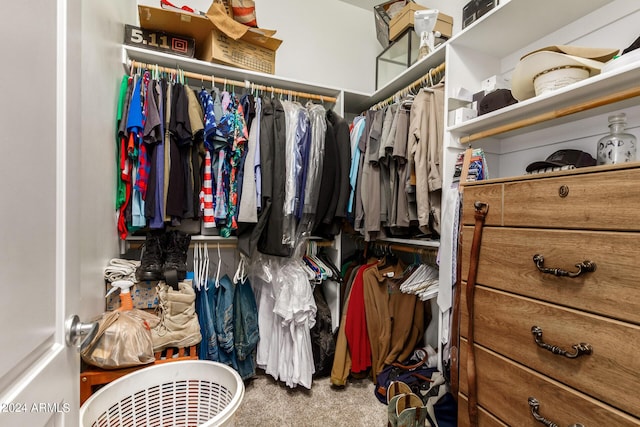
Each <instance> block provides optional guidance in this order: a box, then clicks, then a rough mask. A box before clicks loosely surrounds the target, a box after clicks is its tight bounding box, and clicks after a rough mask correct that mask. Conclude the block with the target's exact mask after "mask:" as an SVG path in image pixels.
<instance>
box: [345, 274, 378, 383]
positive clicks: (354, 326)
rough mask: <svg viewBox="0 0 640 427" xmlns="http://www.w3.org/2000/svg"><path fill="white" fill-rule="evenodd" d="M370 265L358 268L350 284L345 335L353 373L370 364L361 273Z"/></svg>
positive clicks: (369, 345)
mask: <svg viewBox="0 0 640 427" xmlns="http://www.w3.org/2000/svg"><path fill="white" fill-rule="evenodd" d="M372 265H374V264H368V265H365V266H362V267H360V268H359V269H358V273H357V274H356V278H355V279H354V281H353V285H352V286H351V293H350V294H349V305H347V310H346V313H347V316H346V321H345V335H346V337H347V343H348V345H349V351H350V353H351V371H352V372H354V373H358V372H362V371H365V370H366V369H368V368H369V367H370V366H371V344H370V342H369V334H368V332H367V318H366V314H365V306H364V287H363V286H364V285H363V281H362V275H363V274H364V271H365V270H366V269H367V268H368V267H371V266H372Z"/></svg>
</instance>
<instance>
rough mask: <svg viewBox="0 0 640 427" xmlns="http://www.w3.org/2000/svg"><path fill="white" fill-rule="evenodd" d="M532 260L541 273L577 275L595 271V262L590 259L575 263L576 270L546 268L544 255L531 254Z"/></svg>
mask: <svg viewBox="0 0 640 427" xmlns="http://www.w3.org/2000/svg"><path fill="white" fill-rule="evenodd" d="M533 262H534V263H535V264H536V267H538V270H540V271H541V272H542V273H546V274H553V275H554V276H561V277H578V276H579V275H581V274H582V273H593V272H594V271H596V263H595V262H591V261H582V262H581V263H580V264H576V267H577V268H578V271H576V272H570V271H567V270H562V269H560V268H548V267H544V257H543V256H542V255H540V254H535V255H534V256H533Z"/></svg>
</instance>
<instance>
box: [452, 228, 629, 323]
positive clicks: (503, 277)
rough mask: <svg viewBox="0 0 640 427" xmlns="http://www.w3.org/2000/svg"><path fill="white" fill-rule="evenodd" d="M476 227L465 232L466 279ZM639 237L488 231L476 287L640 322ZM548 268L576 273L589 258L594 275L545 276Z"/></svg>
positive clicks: (565, 232) (581, 233)
mask: <svg viewBox="0 0 640 427" xmlns="http://www.w3.org/2000/svg"><path fill="white" fill-rule="evenodd" d="M472 236H473V227H464V229H463V249H462V272H463V273H462V278H463V280H466V279H467V273H468V271H469V254H470V251H471V240H472ZM638 242H640V235H639V234H637V233H619V232H591V231H566V230H540V229H522V228H520V229H517V228H507V227H504V228H496V227H487V228H485V229H484V230H483V234H482V246H481V249H480V263H479V266H478V276H477V280H476V282H477V283H480V284H483V285H486V286H489V287H492V288H497V289H502V290H505V291H509V292H514V293H517V294H520V295H527V296H530V297H533V298H536V299H541V300H544V301H549V302H554V303H558V304H562V305H566V306H570V307H574V308H577V309H580V310H586V311H589V312H592V313H600V314H603V315H605V316H610V317H613V318H616V319H620V320H625V321H629V322H634V323H636V324H640V285H639V283H640V262H639V260H640V246H639V245H638ZM535 254H541V255H543V256H544V266H545V267H552V268H562V269H564V270H567V271H571V272H575V271H577V270H578V269H577V268H576V267H575V265H576V264H578V263H580V262H582V261H584V260H589V261H593V262H595V264H596V271H594V272H592V273H585V274H582V275H581V276H579V277H576V278H569V277H556V276H553V275H551V274H544V273H542V272H540V271H538V269H537V268H536V265H535V263H534V262H533V255H535Z"/></svg>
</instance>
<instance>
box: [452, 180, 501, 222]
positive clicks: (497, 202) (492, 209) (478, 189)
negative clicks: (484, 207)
mask: <svg viewBox="0 0 640 427" xmlns="http://www.w3.org/2000/svg"><path fill="white" fill-rule="evenodd" d="M503 185H504V184H488V185H478V186H473V187H465V190H464V193H463V197H462V223H463V224H475V218H474V212H475V209H474V207H473V206H474V203H475V202H477V201H480V202H483V203H487V204H488V205H489V210H488V212H487V217H486V218H485V224H487V225H502V193H503V188H502V187H503Z"/></svg>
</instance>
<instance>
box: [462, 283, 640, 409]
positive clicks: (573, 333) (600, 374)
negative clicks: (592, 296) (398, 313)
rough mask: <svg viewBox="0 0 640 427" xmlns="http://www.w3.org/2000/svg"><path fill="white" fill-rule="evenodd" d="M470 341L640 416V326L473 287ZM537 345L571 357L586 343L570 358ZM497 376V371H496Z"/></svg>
mask: <svg viewBox="0 0 640 427" xmlns="http://www.w3.org/2000/svg"><path fill="white" fill-rule="evenodd" d="M474 298H475V342H476V343H477V344H480V345H482V346H484V347H487V348H489V349H491V350H493V351H496V352H498V353H500V354H502V355H504V356H506V357H508V358H510V359H513V360H515V361H517V362H520V363H522V364H524V365H527V366H529V367H530V368H532V369H535V370H536V371H539V372H541V373H543V374H545V375H548V376H550V377H552V378H554V379H556V380H558V381H561V382H563V383H565V384H567V385H569V386H571V387H575V388H576V389H578V390H580V391H582V392H584V393H586V394H588V395H591V396H593V397H595V398H597V399H600V400H602V401H604V402H607V403H609V404H610V405H611V406H614V407H617V408H619V409H622V410H624V411H627V412H629V413H631V414H633V415H635V416H638V417H640V405H638V402H640V400H639V399H638V396H637V394H636V393H630V390H640V357H638V343H640V326H637V325H631V324H628V323H622V322H618V321H615V320H610V319H607V318H604V317H600V316H594V315H590V314H583V313H580V312H578V311H576V310H572V309H566V308H562V307H559V306H555V305H552V304H547V303H543V302H539V301H536V300H532V299H530V298H525V297H520V296H515V295H511V294H507V293H504V292H501V291H496V290H494V289H489V288H485V287H483V286H476V290H475V297H474ZM461 307H462V310H463V311H462V314H463V315H462V319H461V325H460V334H461V336H464V337H467V322H468V316H467V311H466V310H467V301H466V298H462V299H461ZM533 326H538V327H540V328H542V332H543V333H542V341H544V342H545V343H547V344H550V345H556V346H558V347H560V348H562V349H563V350H565V351H567V352H569V353H575V350H574V349H573V348H572V346H573V345H575V344H579V343H588V344H590V345H591V346H592V348H593V353H592V354H590V355H582V356H579V357H577V358H575V359H570V358H567V357H564V356H561V355H556V354H553V353H551V352H550V351H548V350H545V349H543V348H541V347H539V346H538V345H537V344H536V343H535V340H534V337H533V334H532V333H531V328H532V327H533ZM496 372H497V371H496Z"/></svg>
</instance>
